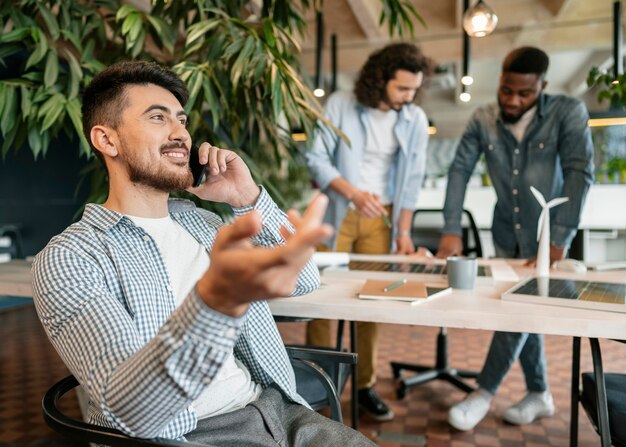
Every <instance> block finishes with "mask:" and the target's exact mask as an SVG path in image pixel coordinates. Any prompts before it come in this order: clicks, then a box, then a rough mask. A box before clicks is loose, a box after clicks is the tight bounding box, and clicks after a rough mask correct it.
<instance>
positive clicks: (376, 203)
mask: <svg viewBox="0 0 626 447" xmlns="http://www.w3.org/2000/svg"><path fill="white" fill-rule="evenodd" d="M352 203H354V206H355V207H356V209H357V211H358V212H359V214H361V215H362V216H365V217H378V216H387V215H388V214H389V213H388V212H387V210H386V209H385V207H384V206H382V205H381V203H380V197H379V196H377V195H376V194H372V193H370V192H367V191H360V190H359V191H357V192H355V193H354V195H353V196H352Z"/></svg>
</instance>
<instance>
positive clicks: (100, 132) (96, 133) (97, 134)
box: [89, 126, 118, 157]
mask: <svg viewBox="0 0 626 447" xmlns="http://www.w3.org/2000/svg"><path fill="white" fill-rule="evenodd" d="M89 137H90V138H91V143H92V144H93V145H94V147H95V148H96V150H98V151H100V152H102V154H103V155H105V156H109V157H117V155H118V146H117V139H116V133H115V131H114V130H113V129H111V128H110V127H107V126H93V127H92V128H91V132H90V133H89Z"/></svg>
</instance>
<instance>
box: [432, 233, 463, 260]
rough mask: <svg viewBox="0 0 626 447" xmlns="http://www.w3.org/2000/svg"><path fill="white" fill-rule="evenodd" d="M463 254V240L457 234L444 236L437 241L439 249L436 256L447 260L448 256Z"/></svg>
mask: <svg viewBox="0 0 626 447" xmlns="http://www.w3.org/2000/svg"><path fill="white" fill-rule="evenodd" d="M462 253H463V239H462V238H461V236H459V235H457V234H444V235H442V236H441V239H439V247H438V248H437V254H436V256H437V257H438V258H444V259H445V258H447V257H448V256H461V254H462Z"/></svg>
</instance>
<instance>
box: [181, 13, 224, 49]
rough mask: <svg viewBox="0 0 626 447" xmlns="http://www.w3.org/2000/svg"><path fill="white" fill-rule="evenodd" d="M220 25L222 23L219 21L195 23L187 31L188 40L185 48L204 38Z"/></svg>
mask: <svg viewBox="0 0 626 447" xmlns="http://www.w3.org/2000/svg"><path fill="white" fill-rule="evenodd" d="M219 24H220V21H219V20H217V19H211V20H203V21H201V22H198V23H195V24H193V25H191V26H190V27H189V29H188V30H187V39H186V40H185V46H186V47H187V46H189V45H191V44H192V43H193V42H194V41H196V40H197V39H200V38H201V37H204V35H205V34H206V33H208V32H209V31H211V30H212V29H213V28H215V27H216V26H217V25H219Z"/></svg>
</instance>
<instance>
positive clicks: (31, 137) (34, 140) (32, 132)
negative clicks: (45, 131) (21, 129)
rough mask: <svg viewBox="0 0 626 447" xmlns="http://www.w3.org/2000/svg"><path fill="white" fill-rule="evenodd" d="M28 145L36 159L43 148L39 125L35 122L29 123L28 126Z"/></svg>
mask: <svg viewBox="0 0 626 447" xmlns="http://www.w3.org/2000/svg"><path fill="white" fill-rule="evenodd" d="M28 145H29V146H30V150H31V152H32V153H33V157H35V160H36V159H37V157H38V156H39V154H40V153H41V150H42V149H43V142H42V141H41V133H40V132H39V127H38V126H37V125H36V124H35V123H31V124H30V125H29V127H28Z"/></svg>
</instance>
